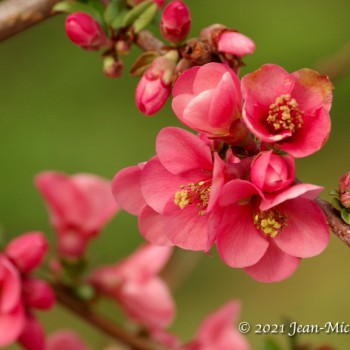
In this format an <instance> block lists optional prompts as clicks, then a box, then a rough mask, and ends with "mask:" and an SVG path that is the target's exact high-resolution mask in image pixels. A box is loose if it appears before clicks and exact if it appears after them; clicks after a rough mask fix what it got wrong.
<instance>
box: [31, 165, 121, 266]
mask: <svg viewBox="0 0 350 350" xmlns="http://www.w3.org/2000/svg"><path fill="white" fill-rule="evenodd" d="M36 185H37V187H38V189H39V191H40V192H41V194H42V195H43V197H44V199H45V201H46V204H47V206H48V209H49V212H50V217H51V223H52V225H53V227H54V228H55V230H56V232H57V237H58V249H59V252H60V254H61V255H62V256H63V257H66V258H73V259H74V258H79V257H81V256H82V255H83V254H84V252H85V250H86V247H87V244H88V242H89V240H90V239H92V238H94V237H96V236H98V234H99V233H100V231H101V230H102V228H103V227H104V226H105V225H106V224H107V222H108V221H109V220H110V219H111V218H112V217H113V216H114V215H115V214H116V212H117V211H118V209H119V208H118V206H117V205H116V203H115V201H114V198H113V196H112V193H111V189H110V182H109V181H107V180H105V179H103V178H101V177H99V176H96V175H91V174H77V175H73V176H68V175H65V174H63V173H58V172H44V173H41V174H39V175H38V176H37V177H36Z"/></svg>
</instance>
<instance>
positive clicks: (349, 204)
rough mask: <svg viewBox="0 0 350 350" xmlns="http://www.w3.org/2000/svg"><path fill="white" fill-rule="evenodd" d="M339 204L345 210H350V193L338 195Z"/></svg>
mask: <svg viewBox="0 0 350 350" xmlns="http://www.w3.org/2000/svg"><path fill="white" fill-rule="evenodd" d="M340 202H341V204H342V205H343V206H344V207H345V208H350V192H346V193H342V194H341V195H340Z"/></svg>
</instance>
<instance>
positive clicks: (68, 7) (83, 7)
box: [53, 1, 105, 28]
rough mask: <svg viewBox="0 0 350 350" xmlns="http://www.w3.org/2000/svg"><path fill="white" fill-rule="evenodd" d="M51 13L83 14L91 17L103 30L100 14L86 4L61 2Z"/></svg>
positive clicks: (103, 24)
mask: <svg viewBox="0 0 350 350" xmlns="http://www.w3.org/2000/svg"><path fill="white" fill-rule="evenodd" d="M53 11H55V12H65V13H74V12H85V13H87V14H89V15H90V16H91V17H93V18H94V19H95V20H96V21H97V22H98V23H100V24H101V25H102V26H103V27H104V28H105V23H104V20H103V17H102V13H101V12H100V11H98V10H96V8H94V7H92V6H89V5H88V4H83V3H80V2H73V1H61V2H58V3H57V4H56V5H55V6H54V7H53Z"/></svg>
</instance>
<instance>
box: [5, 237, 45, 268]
mask: <svg viewBox="0 0 350 350" xmlns="http://www.w3.org/2000/svg"><path fill="white" fill-rule="evenodd" d="M47 249H48V243H47V240H46V238H45V236H44V234H43V233H41V232H28V233H25V234H23V235H21V236H19V237H18V238H15V239H14V240H12V241H11V242H10V243H9V244H8V246H7V247H6V250H5V254H6V255H7V256H8V257H9V258H10V259H11V260H12V261H13V262H14V264H15V265H16V266H17V267H18V269H19V270H20V271H21V272H24V273H29V272H31V271H32V270H33V269H35V268H36V267H38V266H39V265H40V264H41V262H42V261H43V259H44V256H45V254H46V252H47Z"/></svg>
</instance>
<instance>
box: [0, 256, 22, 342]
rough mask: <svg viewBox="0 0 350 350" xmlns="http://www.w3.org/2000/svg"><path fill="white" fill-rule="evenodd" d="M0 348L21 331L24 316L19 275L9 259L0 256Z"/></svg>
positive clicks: (12, 340) (11, 340)
mask: <svg viewBox="0 0 350 350" xmlns="http://www.w3.org/2000/svg"><path fill="white" fill-rule="evenodd" d="M0 290H1V293H0V330H1V332H0V347H4V346H7V345H9V344H11V343H13V342H14V341H16V339H17V338H18V337H19V335H20V334H21V332H22V331H23V327H24V323H25V314H24V308H23V303H22V298H21V293H22V283H21V279H20V275H19V273H18V271H17V269H16V267H15V266H13V264H12V263H11V262H10V261H9V259H8V258H7V257H6V256H5V255H3V254H0Z"/></svg>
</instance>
